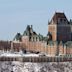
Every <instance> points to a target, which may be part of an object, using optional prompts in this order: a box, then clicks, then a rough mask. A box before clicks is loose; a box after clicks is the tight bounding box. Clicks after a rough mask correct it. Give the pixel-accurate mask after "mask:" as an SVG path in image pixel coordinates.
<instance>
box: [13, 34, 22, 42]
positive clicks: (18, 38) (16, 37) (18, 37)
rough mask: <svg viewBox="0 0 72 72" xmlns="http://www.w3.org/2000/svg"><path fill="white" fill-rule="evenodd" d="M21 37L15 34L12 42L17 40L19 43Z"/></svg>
mask: <svg viewBox="0 0 72 72" xmlns="http://www.w3.org/2000/svg"><path fill="white" fill-rule="evenodd" d="M21 37H22V36H21V34H20V33H17V34H16V36H15V37H14V39H13V40H19V41H21Z"/></svg>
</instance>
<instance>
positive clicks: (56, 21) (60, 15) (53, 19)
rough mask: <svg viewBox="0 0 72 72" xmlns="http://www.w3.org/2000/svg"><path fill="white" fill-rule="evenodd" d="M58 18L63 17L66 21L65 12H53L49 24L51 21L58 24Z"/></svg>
mask: <svg viewBox="0 0 72 72" xmlns="http://www.w3.org/2000/svg"><path fill="white" fill-rule="evenodd" d="M59 19H64V20H65V21H66V22H68V19H67V18H66V16H65V14H64V13H62V12H55V14H54V16H53V17H52V19H51V21H50V23H49V24H51V23H52V22H53V23H55V24H58V21H59Z"/></svg>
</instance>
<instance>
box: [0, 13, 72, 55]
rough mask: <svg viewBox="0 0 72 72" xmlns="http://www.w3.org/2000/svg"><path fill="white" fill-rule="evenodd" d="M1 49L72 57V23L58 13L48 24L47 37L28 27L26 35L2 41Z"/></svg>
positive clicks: (62, 14)
mask: <svg viewBox="0 0 72 72" xmlns="http://www.w3.org/2000/svg"><path fill="white" fill-rule="evenodd" d="M0 49H1V50H2V49H3V50H5V51H7V50H12V51H20V50H22V51H23V52H26V51H29V52H32V53H39V52H43V53H45V54H47V55H49V56H58V55H71V54H72V21H71V20H70V21H69V20H68V19H67V17H66V16H65V14H64V13H61V12H56V13H55V14H54V16H53V17H52V19H51V21H49V22H48V33H47V36H45V37H44V36H43V35H41V34H37V33H36V32H35V31H34V30H33V26H32V25H27V27H26V30H25V31H24V33H23V34H22V35H21V34H20V33H17V34H16V36H15V37H14V39H13V41H0Z"/></svg>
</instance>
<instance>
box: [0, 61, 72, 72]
mask: <svg viewBox="0 0 72 72" xmlns="http://www.w3.org/2000/svg"><path fill="white" fill-rule="evenodd" d="M0 72H72V62H58V63H57V62H46V63H45V62H44V63H31V62H18V61H12V62H11V61H9V62H8V61H4V62H1V61H0Z"/></svg>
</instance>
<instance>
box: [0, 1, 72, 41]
mask: <svg viewBox="0 0 72 72" xmlns="http://www.w3.org/2000/svg"><path fill="white" fill-rule="evenodd" d="M55 11H57V12H59V11H60V12H65V14H66V16H67V18H68V19H70V18H72V0H0V40H12V39H13V37H14V36H15V34H16V33H17V32H20V33H21V34H23V32H24V30H25V28H26V26H27V25H28V24H29V25H31V24H32V25H33V28H34V30H35V31H36V32H37V33H41V34H43V35H46V34H47V32H48V25H47V24H48V20H50V19H51V18H52V16H53V14H54V13H55Z"/></svg>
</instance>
